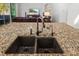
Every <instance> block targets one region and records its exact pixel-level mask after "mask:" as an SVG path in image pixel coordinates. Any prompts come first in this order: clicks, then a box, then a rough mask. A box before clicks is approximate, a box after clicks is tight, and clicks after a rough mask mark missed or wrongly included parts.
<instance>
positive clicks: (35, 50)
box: [34, 37, 37, 53]
mask: <svg viewBox="0 0 79 59" xmlns="http://www.w3.org/2000/svg"><path fill="white" fill-rule="evenodd" d="M36 52H37V38H36V37H35V48H34V53H36Z"/></svg>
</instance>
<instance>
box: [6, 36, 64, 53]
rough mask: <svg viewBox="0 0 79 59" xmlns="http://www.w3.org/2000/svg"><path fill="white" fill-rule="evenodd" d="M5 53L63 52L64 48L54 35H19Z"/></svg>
mask: <svg viewBox="0 0 79 59" xmlns="http://www.w3.org/2000/svg"><path fill="white" fill-rule="evenodd" d="M5 53H6V54H7V53H8V54H9V53H30V54H33V53H63V50H62V49H61V47H60V45H59V44H58V42H57V41H56V39H55V38H53V37H40V36H38V37H35V36H18V37H17V38H16V39H15V41H14V42H13V43H12V44H11V45H10V47H9V48H8V49H7V50H6V52H5Z"/></svg>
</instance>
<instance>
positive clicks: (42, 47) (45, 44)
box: [37, 37, 63, 53]
mask: <svg viewBox="0 0 79 59" xmlns="http://www.w3.org/2000/svg"><path fill="white" fill-rule="evenodd" d="M37 53H63V51H62V49H61V47H60V45H59V44H58V42H57V41H56V39H55V38H53V37H40V38H38V40H37Z"/></svg>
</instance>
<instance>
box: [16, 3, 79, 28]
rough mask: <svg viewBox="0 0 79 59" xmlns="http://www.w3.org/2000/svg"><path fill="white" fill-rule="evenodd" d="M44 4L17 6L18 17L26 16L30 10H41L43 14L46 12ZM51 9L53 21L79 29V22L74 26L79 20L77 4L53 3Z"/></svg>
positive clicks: (78, 6) (78, 5)
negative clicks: (77, 19)
mask: <svg viewBox="0 0 79 59" xmlns="http://www.w3.org/2000/svg"><path fill="white" fill-rule="evenodd" d="M44 5H45V4H44V3H30V4H29V3H22V4H17V6H18V8H17V16H23V17H24V16H25V12H28V9H29V8H38V9H40V12H41V14H42V13H43V11H44ZM49 6H50V7H51V10H52V11H51V13H52V20H54V21H56V22H63V23H67V24H69V25H71V26H73V27H76V28H79V21H78V22H77V23H76V24H74V22H75V19H76V18H77V17H78V18H79V16H78V15H79V4H77V3H72V4H71V3H52V4H49Z"/></svg>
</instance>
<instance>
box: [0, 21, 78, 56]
mask: <svg viewBox="0 0 79 59" xmlns="http://www.w3.org/2000/svg"><path fill="white" fill-rule="evenodd" d="M45 26H46V27H49V28H51V29H52V30H51V31H52V32H53V37H55V38H56V40H57V42H58V43H59V45H60V47H61V48H62V50H63V52H64V53H62V54H60V53H51V54H50V53H47V54H45V53H44V54H43V53H42V54H5V51H6V50H7V49H8V47H9V46H10V45H11V44H12V43H13V42H14V41H15V39H16V38H17V37H18V36H29V35H30V28H32V32H33V34H35V33H36V31H37V24H36V23H31V22H30V23H29V22H26V23H25V22H24V23H22V22H20V23H19V22H12V23H10V24H7V25H2V26H0V55H2V56H6V55H12V56H19V55H21V56H29V55H35V56H42V55H43V56H54V55H55V56H56V55H66V56H69V55H79V30H78V29H75V28H73V27H71V26H69V25H67V24H64V23H45ZM39 27H40V28H39V29H40V30H41V27H42V24H41V23H40V25H39ZM47 31H48V32H47ZM47 31H45V30H44V33H43V34H40V35H46V34H49V33H50V32H51V31H50V30H47Z"/></svg>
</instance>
